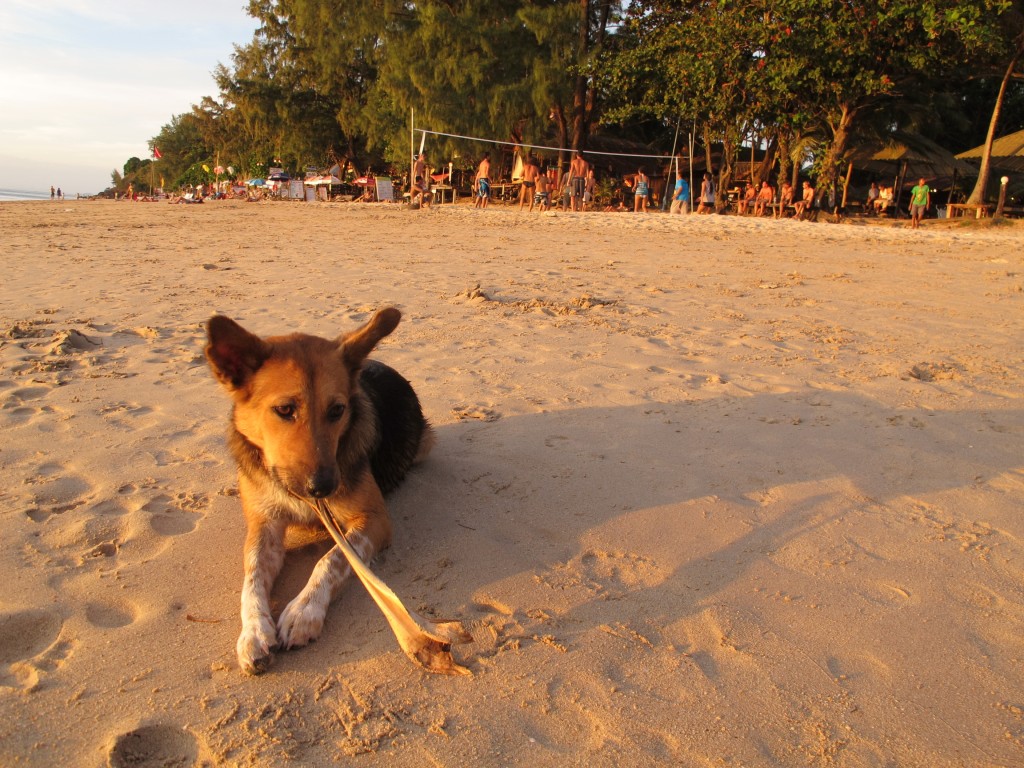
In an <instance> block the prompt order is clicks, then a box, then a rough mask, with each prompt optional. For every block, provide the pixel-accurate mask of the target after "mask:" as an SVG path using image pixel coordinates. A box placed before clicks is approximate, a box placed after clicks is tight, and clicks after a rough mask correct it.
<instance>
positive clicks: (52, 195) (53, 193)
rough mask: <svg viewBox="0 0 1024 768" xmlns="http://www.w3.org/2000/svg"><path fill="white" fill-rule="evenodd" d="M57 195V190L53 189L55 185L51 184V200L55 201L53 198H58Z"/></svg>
mask: <svg viewBox="0 0 1024 768" xmlns="http://www.w3.org/2000/svg"><path fill="white" fill-rule="evenodd" d="M56 195H57V190H55V189H54V188H53V185H52V184H51V185H50V199H51V200H53V198H54V197H56Z"/></svg>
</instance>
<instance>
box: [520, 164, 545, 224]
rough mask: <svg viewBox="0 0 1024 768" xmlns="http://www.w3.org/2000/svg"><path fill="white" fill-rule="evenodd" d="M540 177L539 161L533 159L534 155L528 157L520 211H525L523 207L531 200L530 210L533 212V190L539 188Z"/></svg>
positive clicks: (525, 165) (521, 188)
mask: <svg viewBox="0 0 1024 768" xmlns="http://www.w3.org/2000/svg"><path fill="white" fill-rule="evenodd" d="M539 176H540V168H538V167H537V161H536V160H534V159H533V155H527V156H526V162H525V163H523V185H522V186H521V187H520V188H519V210H520V211H521V210H523V206H524V205H525V204H526V199H527V198H529V199H530V210H531V211H532V210H533V202H534V198H533V190H534V187H536V186H537V178H538V177H539Z"/></svg>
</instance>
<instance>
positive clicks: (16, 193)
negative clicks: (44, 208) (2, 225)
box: [0, 189, 67, 201]
mask: <svg viewBox="0 0 1024 768" xmlns="http://www.w3.org/2000/svg"><path fill="white" fill-rule="evenodd" d="M64 196H65V197H67V193H66V192H65V193H64ZM49 199H50V190H46V191H45V192H42V191H34V190H30V189H0V201H7V200H49Z"/></svg>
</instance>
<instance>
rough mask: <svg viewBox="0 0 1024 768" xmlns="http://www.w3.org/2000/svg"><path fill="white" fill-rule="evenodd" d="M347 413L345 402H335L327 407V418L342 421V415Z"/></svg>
mask: <svg viewBox="0 0 1024 768" xmlns="http://www.w3.org/2000/svg"><path fill="white" fill-rule="evenodd" d="M344 415H345V404H344V403H335V404H334V405H332V406H331V407H330V408H328V409H327V418H328V419H330V420H331V421H341V417H342V416H344Z"/></svg>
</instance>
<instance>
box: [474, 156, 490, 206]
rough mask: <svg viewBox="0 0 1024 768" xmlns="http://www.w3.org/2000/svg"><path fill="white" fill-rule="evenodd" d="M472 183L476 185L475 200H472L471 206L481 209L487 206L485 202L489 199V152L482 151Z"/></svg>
mask: <svg viewBox="0 0 1024 768" xmlns="http://www.w3.org/2000/svg"><path fill="white" fill-rule="evenodd" d="M473 184H474V186H475V187H476V200H474V201H473V207H474V208H480V209H481V210H482V209H484V208H486V207H487V203H488V201H490V199H491V155H490V153H489V152H484V157H483V159H482V160H481V161H480V165H478V166H477V168H476V176H474V177H473Z"/></svg>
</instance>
